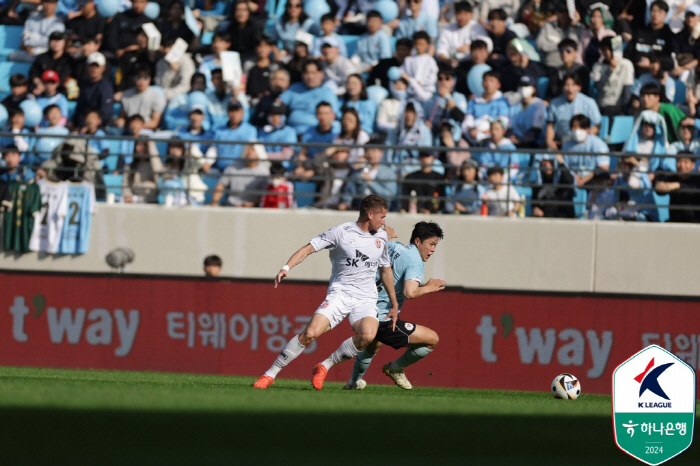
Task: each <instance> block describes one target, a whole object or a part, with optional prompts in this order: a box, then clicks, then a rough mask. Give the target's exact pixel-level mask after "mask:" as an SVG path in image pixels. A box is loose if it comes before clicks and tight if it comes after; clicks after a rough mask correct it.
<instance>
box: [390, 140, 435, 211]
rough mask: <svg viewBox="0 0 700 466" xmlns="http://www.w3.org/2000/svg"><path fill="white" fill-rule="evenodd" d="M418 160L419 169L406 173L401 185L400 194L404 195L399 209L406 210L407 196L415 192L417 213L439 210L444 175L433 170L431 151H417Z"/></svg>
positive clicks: (407, 204) (433, 157)
mask: <svg viewBox="0 0 700 466" xmlns="http://www.w3.org/2000/svg"><path fill="white" fill-rule="evenodd" d="M418 160H419V161H420V166H421V168H420V170H418V171H415V172H413V173H409V174H408V175H406V177H405V178H404V181H403V183H402V185H401V194H402V195H403V196H405V197H406V199H404V200H402V201H401V211H402V212H408V210H409V202H410V200H409V197H410V196H412V195H413V193H414V192H415V194H416V196H417V197H418V200H417V201H416V202H417V206H416V207H417V211H418V212H419V213H424V214H435V213H438V212H441V211H442V210H443V208H444V201H443V199H444V197H445V175H444V174H442V173H437V172H435V171H434V170H433V164H434V162H435V155H434V154H433V153H432V152H419V153H418ZM424 198H429V199H424Z"/></svg>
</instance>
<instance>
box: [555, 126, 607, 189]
mask: <svg viewBox="0 0 700 466" xmlns="http://www.w3.org/2000/svg"><path fill="white" fill-rule="evenodd" d="M569 126H570V128H571V139H569V140H567V141H565V142H564V145H563V146H562V148H561V149H562V150H563V151H566V152H575V153H577V155H571V154H567V155H565V156H564V165H565V166H566V168H568V169H569V170H571V173H572V175H573V176H574V178H575V180H576V185H577V186H583V185H585V184H586V183H588V182H589V181H590V180H591V179H592V178H593V175H594V174H595V171H596V169H600V170H605V171H607V170H608V169H609V168H610V157H608V156H607V155H603V154H607V153H608V151H609V149H608V145H607V144H605V141H603V140H602V139H600V138H599V137H598V136H596V135H595V134H591V133H590V130H591V120H590V119H589V118H588V117H587V116H585V115H574V116H573V117H572V118H571V121H570V122H569ZM588 154H596V155H588Z"/></svg>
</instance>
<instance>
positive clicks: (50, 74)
mask: <svg viewBox="0 0 700 466" xmlns="http://www.w3.org/2000/svg"><path fill="white" fill-rule="evenodd" d="M41 83H42V86H41V87H42V88H43V89H44V91H43V92H42V93H41V95H40V96H39V97H38V98H37V99H36V102H37V103H38V104H39V105H40V106H41V110H42V111H43V110H45V109H46V107H48V106H49V105H56V106H57V107H58V108H59V110H60V111H61V115H63V117H62V118H61V121H60V123H59V124H60V125H61V126H66V122H67V121H68V119H67V118H66V116H67V115H68V99H66V96H65V95H63V94H60V93H59V92H58V86H59V77H58V73H56V72H55V71H54V70H46V71H44V73H43V74H42V75H41ZM45 123H46V122H45V121H43V122H42V125H45Z"/></svg>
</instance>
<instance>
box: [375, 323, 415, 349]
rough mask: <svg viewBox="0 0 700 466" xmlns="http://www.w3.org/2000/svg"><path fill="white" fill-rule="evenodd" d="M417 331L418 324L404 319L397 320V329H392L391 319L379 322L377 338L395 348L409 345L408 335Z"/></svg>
mask: <svg viewBox="0 0 700 466" xmlns="http://www.w3.org/2000/svg"><path fill="white" fill-rule="evenodd" d="M415 331H416V324H414V323H411V322H406V321H404V320H401V319H399V320H397V321H396V329H394V331H393V332H392V331H391V320H387V321H382V322H379V329H377V336H376V340H378V341H379V342H381V343H383V344H385V345H389V346H391V347H392V348H394V349H399V348H403V347H404V346H406V345H408V336H409V335H410V334H412V333H413V332H415Z"/></svg>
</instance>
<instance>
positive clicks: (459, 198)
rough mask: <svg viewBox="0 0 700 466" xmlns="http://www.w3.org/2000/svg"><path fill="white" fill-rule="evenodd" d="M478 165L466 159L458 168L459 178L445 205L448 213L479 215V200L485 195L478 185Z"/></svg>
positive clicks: (482, 187) (484, 191)
mask: <svg viewBox="0 0 700 466" xmlns="http://www.w3.org/2000/svg"><path fill="white" fill-rule="evenodd" d="M477 170H478V164H477V162H476V160H474V159H467V160H465V161H464V163H463V164H462V166H461V167H460V168H459V178H458V180H457V183H456V184H455V185H453V186H452V195H451V197H450V199H449V201H448V202H447V203H446V206H445V210H446V211H447V212H449V213H453V212H454V213H457V212H458V213H460V214H465V215H479V212H480V210H481V200H482V199H483V198H484V194H485V193H486V187H485V186H484V185H482V184H481V183H479V179H478V171H477Z"/></svg>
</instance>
